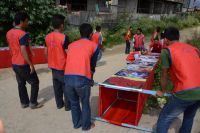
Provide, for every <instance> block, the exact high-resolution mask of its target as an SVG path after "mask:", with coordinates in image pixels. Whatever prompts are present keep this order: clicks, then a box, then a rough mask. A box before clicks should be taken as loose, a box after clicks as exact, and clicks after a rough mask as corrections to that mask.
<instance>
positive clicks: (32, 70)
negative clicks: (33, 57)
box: [30, 65, 35, 74]
mask: <svg viewBox="0 0 200 133" xmlns="http://www.w3.org/2000/svg"><path fill="white" fill-rule="evenodd" d="M30 69H31V71H30V74H33V73H34V72H35V67H34V66H33V65H30Z"/></svg>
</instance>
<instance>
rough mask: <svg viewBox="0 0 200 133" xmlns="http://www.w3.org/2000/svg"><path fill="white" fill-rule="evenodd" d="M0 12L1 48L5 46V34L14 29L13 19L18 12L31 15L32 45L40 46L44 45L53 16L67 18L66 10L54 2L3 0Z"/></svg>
mask: <svg viewBox="0 0 200 133" xmlns="http://www.w3.org/2000/svg"><path fill="white" fill-rule="evenodd" d="M0 11H1V12H0V16H1V17H0V34H1V36H0V46H2V44H4V45H5V42H6V39H5V34H6V32H7V31H8V30H9V29H10V28H12V27H13V18H14V15H15V13H16V12H18V11H25V12H27V13H28V14H29V16H30V21H29V22H30V23H29V28H28V30H27V31H28V32H29V33H30V36H31V40H32V43H37V44H38V43H39V44H40V45H41V43H43V41H42V40H43V39H42V38H43V37H44V35H45V34H46V33H47V32H48V31H49V27H50V20H51V17H52V15H53V14H56V13H59V14H62V15H64V16H66V13H65V11H64V9H62V8H60V7H57V6H56V4H55V1H54V0H2V1H0ZM2 35H3V36H2Z"/></svg>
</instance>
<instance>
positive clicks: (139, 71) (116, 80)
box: [104, 54, 159, 88]
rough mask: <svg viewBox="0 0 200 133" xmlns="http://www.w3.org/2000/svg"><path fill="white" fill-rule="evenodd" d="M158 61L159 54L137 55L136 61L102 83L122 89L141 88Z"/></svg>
mask: <svg viewBox="0 0 200 133" xmlns="http://www.w3.org/2000/svg"><path fill="white" fill-rule="evenodd" d="M158 60H159V54H151V55H139V54H138V55H137V57H136V59H135V60H134V61H133V62H132V63H129V64H128V65H127V68H126V69H122V70H120V71H119V72H117V73H116V74H114V75H113V76H112V77H110V78H109V79H107V80H106V81H105V82H104V83H106V84H111V85H118V86H124V87H134V88H142V87H143V86H144V84H145V82H146V80H147V78H148V76H149V74H150V72H151V71H152V70H153V69H154V67H155V65H156V64H157V62H158Z"/></svg>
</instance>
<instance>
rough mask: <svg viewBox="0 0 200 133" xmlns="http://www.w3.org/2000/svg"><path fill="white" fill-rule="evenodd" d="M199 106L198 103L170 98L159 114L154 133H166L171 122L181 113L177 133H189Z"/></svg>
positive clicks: (199, 103) (199, 102)
mask: <svg viewBox="0 0 200 133" xmlns="http://www.w3.org/2000/svg"><path fill="white" fill-rule="evenodd" d="M199 105H200V101H185V100H181V99H178V98H176V97H175V96H171V97H170V99H169V102H168V103H167V104H166V105H165V106H164V108H163V109H162V111H161V113H160V116H159V118H158V121H157V129H156V133H167V132H168V129H169V127H170V124H171V123H172V121H173V120H174V119H175V118H176V117H177V116H178V115H180V114H181V113H184V117H183V122H182V126H181V128H180V130H179V133H191V130H192V125H193V119H194V116H195V114H196V112H197V109H198V107H199Z"/></svg>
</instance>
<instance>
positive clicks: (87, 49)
mask: <svg viewBox="0 0 200 133" xmlns="http://www.w3.org/2000/svg"><path fill="white" fill-rule="evenodd" d="M97 47H98V46H97V44H96V43H94V42H92V41H90V40H87V39H81V40H78V41H75V42H73V43H71V44H70V45H69V47H68V52H67V58H66V66H65V75H80V76H84V77H87V78H88V79H91V76H92V75H91V66H90V63H91V58H92V56H93V54H94V52H95V50H96V49H97Z"/></svg>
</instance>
